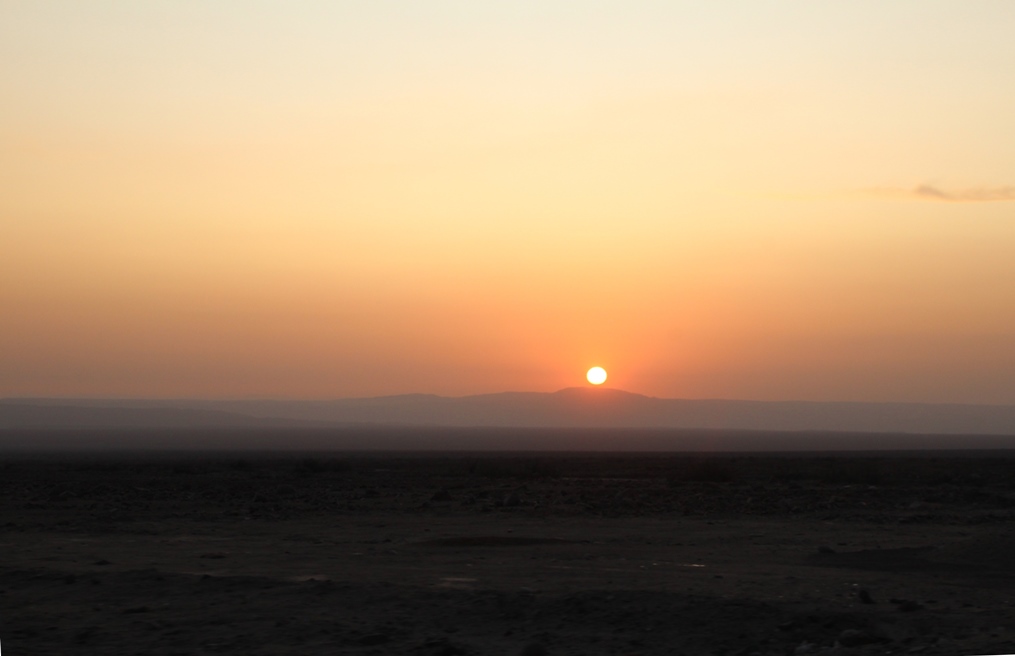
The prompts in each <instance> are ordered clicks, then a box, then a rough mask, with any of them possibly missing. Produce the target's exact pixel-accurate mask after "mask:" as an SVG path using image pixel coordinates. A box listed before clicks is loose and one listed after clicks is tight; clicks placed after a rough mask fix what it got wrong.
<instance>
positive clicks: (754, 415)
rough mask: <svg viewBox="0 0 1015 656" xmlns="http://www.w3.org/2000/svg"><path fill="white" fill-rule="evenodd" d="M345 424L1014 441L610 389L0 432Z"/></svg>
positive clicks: (208, 409) (55, 422)
mask: <svg viewBox="0 0 1015 656" xmlns="http://www.w3.org/2000/svg"><path fill="white" fill-rule="evenodd" d="M349 425H360V426H362V425H377V426H403V427H404V426H429V427H440V426H447V427H477V428H483V427H490V428H647V429H718V430H757V431H815V430H816V431H842V432H871V433H874V432H891V433H921V434H986V435H1015V406H1008V405H976V404H957V403H949V404H931V403H891V402H883V403H866V402H855V401H752V400H737V399H668V398H660V397H653V396H646V395H644V394H638V393H635V392H628V391H626V390H621V389H616V388H587V387H568V388H564V389H561V390H557V391H555V392H499V393H490V394H478V395H469V396H460V397H448V396H439V395H435V394H401V395H392V396H379V397H359V398H339V399H317V400H284V399H231V400H228V399H227V400H203V399H122V398H121V399H73V398H66V399H58V398H6V399H0V430H14V429H21V430H24V429H73V428H96V429H103V428H124V427H130V428H165V427H178V428H188V427H189V428H256V427H273V428H282V427H294V428H297V427H341V426H349Z"/></svg>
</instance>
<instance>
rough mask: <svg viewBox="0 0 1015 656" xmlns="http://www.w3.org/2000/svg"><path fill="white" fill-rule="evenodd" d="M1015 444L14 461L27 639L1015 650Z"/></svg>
mask: <svg viewBox="0 0 1015 656" xmlns="http://www.w3.org/2000/svg"><path fill="white" fill-rule="evenodd" d="M1013 466H1015V459H1012V455H1011V454H1008V453H1000V452H999V453H977V452H967V453H953V454H948V455H943V454H933V453H925V454H920V455H915V454H908V455H906V454H852V455H841V454H840V455H824V456H819V455H814V454H780V455H749V454H730V455H716V454H710V455H706V454H697V455H681V454H641V455H637V454H598V455H597V454H591V455H590V454H585V455H579V454H544V455H537V454H529V455H526V454H516V455H494V454H487V455H483V454H442V455H423V454H405V453H403V454H388V455H380V454H374V455H369V454H359V455H357V454H334V453H332V454H325V453H318V454H313V453H306V454H290V455H280V454H270V453H262V454H255V453H247V454H243V455H242V456H238V455H237V454H235V453H233V454H228V453H227V454H222V455H218V456H216V455H213V454H204V455H198V454H162V455H155V454H152V455H147V456H143V457H142V456H138V455H133V456H127V455H122V456H117V455H115V454H105V455H101V456H98V455H92V456H87V455H83V456H78V457H76V458H70V457H67V456H61V457H41V456H32V457H29V456H24V455H22V456H13V455H8V456H6V457H5V458H4V460H3V461H2V464H0V556H2V561H0V639H2V640H3V644H4V646H5V647H6V648H7V649H9V650H11V653H12V654H57V653H90V654H133V653H151V654H203V653H236V654H288V653H292V654H297V653H298V654H335V653H349V654H443V655H449V654H526V655H528V656H532V655H533V654H672V653H686V654H745V655H746V654H780V655H782V654H805V653H814V654H821V653H825V654H884V653H889V652H890V653H920V654H956V653H1005V652H1009V653H1010V652H1011V651H1012V649H1011V646H1012V644H1013V640H1015V631H1013V629H1015V627H1013V626H1012V625H1011V617H1012V616H1013V615H1012V604H1013V603H1015V600H1013V599H1012V597H1011V595H1010V591H1011V590H1012V589H1013V586H1015V559H1013V557H1012V553H1015V531H1013V530H1012V521H1013V519H1015V483H1013V480H1015V477H1013V476H1012V473H1013Z"/></svg>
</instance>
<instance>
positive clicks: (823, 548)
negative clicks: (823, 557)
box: [818, 545, 835, 554]
mask: <svg viewBox="0 0 1015 656" xmlns="http://www.w3.org/2000/svg"><path fill="white" fill-rule="evenodd" d="M818 553H820V554H833V553H835V549H833V548H831V547H829V546H827V545H821V546H820V547H818Z"/></svg>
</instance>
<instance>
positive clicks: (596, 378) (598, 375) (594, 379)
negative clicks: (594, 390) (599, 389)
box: [585, 367, 606, 385]
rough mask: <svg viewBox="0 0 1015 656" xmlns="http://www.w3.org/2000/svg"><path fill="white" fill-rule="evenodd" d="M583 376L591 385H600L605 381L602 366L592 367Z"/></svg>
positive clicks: (604, 372) (604, 371)
mask: <svg viewBox="0 0 1015 656" xmlns="http://www.w3.org/2000/svg"><path fill="white" fill-rule="evenodd" d="M585 378H587V379H588V381H589V382H590V383H592V384H593V385H602V384H603V383H605V382H606V370H605V369H603V368H602V367H592V368H591V369H589V371H588V373H586V374H585Z"/></svg>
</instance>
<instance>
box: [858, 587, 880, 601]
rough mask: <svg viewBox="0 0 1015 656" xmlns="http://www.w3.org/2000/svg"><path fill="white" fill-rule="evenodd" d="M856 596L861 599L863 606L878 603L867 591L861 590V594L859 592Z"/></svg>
mask: <svg viewBox="0 0 1015 656" xmlns="http://www.w3.org/2000/svg"><path fill="white" fill-rule="evenodd" d="M856 596H857V597H859V598H860V603H861V604H874V603H877V602H876V601H874V598H873V597H871V595H870V593H869V592H867V591H866V590H863V589H861V590H860V592H858V593H857V595H856Z"/></svg>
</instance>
